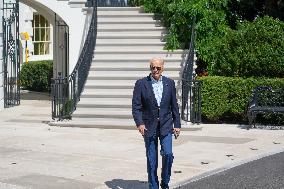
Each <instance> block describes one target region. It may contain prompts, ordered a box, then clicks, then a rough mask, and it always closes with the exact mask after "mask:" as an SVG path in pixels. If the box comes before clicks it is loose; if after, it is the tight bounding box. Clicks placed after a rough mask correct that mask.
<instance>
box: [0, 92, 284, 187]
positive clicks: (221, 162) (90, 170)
mask: <svg viewBox="0 0 284 189" xmlns="http://www.w3.org/2000/svg"><path fill="white" fill-rule="evenodd" d="M25 95H26V96H25ZM25 95H24V96H23V97H24V99H26V100H22V105H21V106H18V107H14V108H10V109H6V110H4V111H1V112H0V189H9V188H13V189H18V188H19V189H23V188H24V189H26V188H32V189H51V188H52V189H65V188H66V189H73V188H74V189H89V188H98V189H104V188H112V189H119V188H123V189H131V188H133V189H146V188H147V183H146V180H147V174H146V157H145V149H144V143H143V139H142V138H141V136H140V135H139V133H138V131H136V130H116V129H92V128H68V127H54V126H49V125H48V124H47V122H48V121H50V114H51V112H50V102H49V101H47V100H32V98H29V94H25ZM42 97H46V99H48V97H47V96H45V95H43V96H42ZM39 99H42V98H39ZM184 127H191V128H194V127H197V128H200V129H196V130H194V131H184V132H182V134H181V136H180V137H179V139H178V140H175V141H174V155H175V160H174V166H173V174H172V182H171V186H172V187H177V186H179V185H180V184H183V183H186V181H187V180H188V179H190V178H193V177H196V176H198V175H201V174H205V173H208V172H210V171H211V173H212V171H214V170H216V169H217V168H221V167H227V166H230V165H232V164H240V163H243V162H245V161H247V160H251V159H255V158H257V157H261V156H263V155H267V154H271V153H276V152H280V151H284V145H283V144H284V137H283V136H284V130H260V129H251V130H246V129H243V128H242V126H238V125H199V126H184ZM160 165H161V164H160Z"/></svg>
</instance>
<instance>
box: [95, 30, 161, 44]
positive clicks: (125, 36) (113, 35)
mask: <svg viewBox="0 0 284 189" xmlns="http://www.w3.org/2000/svg"><path fill="white" fill-rule="evenodd" d="M97 39H108V40H106V41H109V39H127V40H129V39H135V40H136V39H158V40H159V41H164V39H165V35H163V34H161V33H160V32H157V33H143V32H140V33H138V32H137V33H132V32H123V33H122V34H121V35H120V34H119V33H109V34H108V33H104V34H102V35H98V36H97ZM154 42H156V41H154Z"/></svg>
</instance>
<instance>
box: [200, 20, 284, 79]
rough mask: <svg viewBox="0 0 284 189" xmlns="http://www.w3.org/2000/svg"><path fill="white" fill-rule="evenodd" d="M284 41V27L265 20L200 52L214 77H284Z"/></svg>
mask: <svg viewBox="0 0 284 189" xmlns="http://www.w3.org/2000/svg"><path fill="white" fill-rule="evenodd" d="M283 39H284V23H283V22H281V21H279V20H275V19H273V18H270V17H263V18H258V19H256V20H255V21H254V22H244V23H242V24H240V25H239V26H238V30H228V32H227V34H226V35H225V36H224V37H223V38H220V39H219V40H216V43H215V44H212V46H210V47H205V48H200V54H202V55H201V57H202V58H203V59H205V61H206V62H208V70H209V73H210V74H211V75H219V76H229V77H230V76H237V77H250V76H260V77H284V40H283ZM205 53H207V54H206V55H205V56H203V54H205Z"/></svg>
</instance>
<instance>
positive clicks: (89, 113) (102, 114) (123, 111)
mask: <svg viewBox="0 0 284 189" xmlns="http://www.w3.org/2000/svg"><path fill="white" fill-rule="evenodd" d="M72 117H74V118H92V119H93V118H118V119H132V112H131V108H78V109H77V110H76V111H75V112H74V114H73V116H72Z"/></svg>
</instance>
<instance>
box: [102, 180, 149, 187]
mask: <svg viewBox="0 0 284 189" xmlns="http://www.w3.org/2000/svg"><path fill="white" fill-rule="evenodd" d="M105 184H106V185H107V186H108V187H109V188H111V189H148V182H146V181H139V180H123V179H113V180H111V181H106V182H105Z"/></svg>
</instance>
